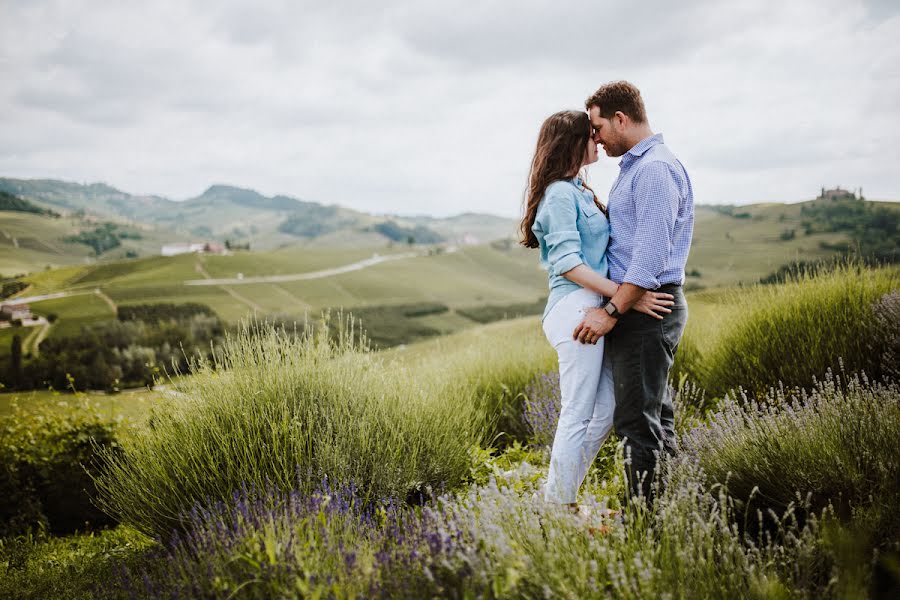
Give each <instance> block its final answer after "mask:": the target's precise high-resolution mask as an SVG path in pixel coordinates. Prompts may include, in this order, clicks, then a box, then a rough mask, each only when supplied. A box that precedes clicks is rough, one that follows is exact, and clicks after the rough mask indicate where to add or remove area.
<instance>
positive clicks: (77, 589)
mask: <svg viewBox="0 0 900 600" xmlns="http://www.w3.org/2000/svg"><path fill="white" fill-rule="evenodd" d="M152 547H153V542H152V540H151V539H149V538H148V537H146V536H144V535H142V534H140V533H138V532H137V531H135V530H133V529H129V528H128V527H118V528H116V529H111V530H105V531H94V532H90V533H85V534H81V535H76V536H67V537H52V536H48V535H40V534H39V535H29V536H22V537H19V538H7V539H3V540H0V568H2V569H3V571H4V575H3V577H0V597H3V598H34V599H39V598H71V599H80V598H84V599H88V598H96V597H97V594H96V592H98V591H100V590H104V589H105V590H106V592H107V593H110V592H111V591H112V590H109V582H110V581H112V580H114V579H115V577H116V573H115V570H116V569H121V568H122V566H123V565H124V564H128V563H130V562H133V561H135V560H136V559H137V558H139V557H141V556H142V555H143V554H145V553H146V552H147V550H149V549H150V548H152Z"/></svg>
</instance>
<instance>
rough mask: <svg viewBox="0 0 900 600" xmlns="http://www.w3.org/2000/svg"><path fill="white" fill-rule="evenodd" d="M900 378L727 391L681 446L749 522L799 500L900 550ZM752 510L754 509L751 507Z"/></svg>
mask: <svg viewBox="0 0 900 600" xmlns="http://www.w3.org/2000/svg"><path fill="white" fill-rule="evenodd" d="M898 440H900V385H898V384H896V383H869V382H867V381H866V380H865V379H863V378H861V377H858V376H853V377H850V378H848V379H847V380H846V381H841V380H840V379H839V378H838V377H835V376H831V375H829V376H828V377H827V378H826V379H825V380H823V381H820V382H818V383H816V385H815V386H814V387H813V388H812V389H811V390H810V391H808V392H807V391H793V392H791V393H789V394H786V393H784V392H783V391H778V392H772V393H771V394H770V395H769V396H768V397H767V398H766V399H764V400H762V401H760V402H757V401H755V400H753V399H752V398H748V397H746V396H745V397H744V398H742V399H741V400H739V401H738V400H735V399H733V398H731V397H728V398H726V400H725V401H724V402H723V404H722V406H721V407H720V411H719V412H717V413H716V414H715V415H712V416H711V417H710V418H709V420H708V423H707V424H705V425H703V426H700V427H698V428H696V429H694V430H693V431H692V432H691V433H689V434H688V435H686V436H683V438H682V440H681V446H682V451H683V453H684V454H685V456H688V457H691V458H693V459H695V460H696V461H697V463H698V464H699V466H700V467H702V469H703V472H704V473H705V477H706V481H707V482H708V483H709V484H715V483H720V484H725V485H727V488H728V493H729V494H730V495H731V496H733V497H734V498H735V499H736V500H737V502H738V505H739V506H740V507H741V510H742V511H743V512H744V513H745V518H744V521H745V522H746V523H747V524H748V525H749V526H750V527H751V528H754V527H756V526H757V522H758V520H759V519H764V520H765V519H768V518H769V517H770V516H771V515H776V516H779V515H782V514H783V513H784V512H785V511H786V510H788V508H789V507H791V506H792V505H794V506H796V505H797V504H800V503H802V504H806V505H807V506H808V508H809V510H810V511H812V512H814V513H815V512H821V511H822V510H823V509H825V508H826V507H831V508H833V510H834V511H835V514H836V516H837V517H839V518H841V519H842V520H843V521H844V522H845V523H850V524H852V528H853V529H854V530H856V531H857V532H859V533H861V534H863V535H870V536H871V540H870V541H871V543H872V544H873V545H874V546H878V547H881V548H882V549H889V548H891V547H892V549H893V550H894V551H897V550H900V547H898V543H900V513H898V511H897V507H900V444H898ZM757 511H759V512H760V514H759V515H758V514H757Z"/></svg>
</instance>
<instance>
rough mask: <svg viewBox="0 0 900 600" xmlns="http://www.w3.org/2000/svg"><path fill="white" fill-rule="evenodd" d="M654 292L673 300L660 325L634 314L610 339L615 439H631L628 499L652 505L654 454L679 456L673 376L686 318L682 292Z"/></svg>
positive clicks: (669, 287) (627, 453) (628, 446)
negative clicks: (636, 497)
mask: <svg viewBox="0 0 900 600" xmlns="http://www.w3.org/2000/svg"><path fill="white" fill-rule="evenodd" d="M655 291H657V292H665V293H668V294H672V295H673V296H675V306H673V307H672V313H671V314H668V315H666V316H665V318H664V319H662V320H661V321H660V320H658V319H654V318H653V317H651V316H649V315H645V314H644V313H639V312H636V311H634V310H631V311H629V312H627V313H625V314H624V315H622V316H621V317H620V318H619V322H618V323H616V326H615V327H613V329H612V331H610V332H609V333H608V334H607V335H606V349H607V352H609V357H610V359H611V360H612V367H613V382H614V385H615V395H616V409H615V415H614V418H613V424H614V426H615V428H616V434H617V435H618V436H619V437H620V438H627V440H626V443H625V456H626V458H629V457H630V463H629V464H628V465H627V467H626V473H625V474H626V476H627V478H628V485H629V489H630V493H631V495H637V494H642V495H643V496H644V497H646V498H648V499H650V500H652V497H651V491H652V490H651V485H650V484H651V483H652V481H653V477H654V473H655V471H656V460H657V458H656V454H655V453H657V452H668V453H670V454H674V453H675V412H674V408H673V406H672V395H671V393H670V391H669V385H668V382H669V370H670V369H671V368H672V364H673V363H674V361H675V352H676V350H677V349H678V343H679V342H680V341H681V336H682V334H683V333H684V326H685V324H686V323H687V317H688V308H687V302H686V301H685V299H684V292H683V291H682V288H681V286H679V285H664V286H662V287H660V288H659V289H658V290H655Z"/></svg>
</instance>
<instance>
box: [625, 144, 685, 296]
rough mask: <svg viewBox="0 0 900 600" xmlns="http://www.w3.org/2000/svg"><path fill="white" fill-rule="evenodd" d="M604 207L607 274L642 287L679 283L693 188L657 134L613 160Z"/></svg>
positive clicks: (681, 278) (682, 272)
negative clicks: (614, 169) (608, 232)
mask: <svg viewBox="0 0 900 600" xmlns="http://www.w3.org/2000/svg"><path fill="white" fill-rule="evenodd" d="M608 209H609V221H610V230H611V235H612V237H611V240H610V244H609V252H608V255H609V278H610V279H612V280H613V281H614V282H616V283H632V284H634V285H637V286H640V287H642V288H645V289H648V290H655V289H656V288H658V287H659V286H661V285H665V284H667V283H678V284H681V283H684V266H685V264H686V263H687V258H688V251H689V250H690V249H691V236H692V235H693V231H694V192H693V190H692V188H691V180H690V178H689V177H688V174H687V171H685V169H684V167H683V166H682V165H681V162H679V160H678V159H677V158H675V155H674V154H672V151H671V150H669V148H668V147H667V146H666V145H665V144H664V143H663V136H662V134H660V133H658V134H656V135H652V136H650V137H648V138H644V139H643V140H641V141H640V142H638V143H637V144H635V146H634V148H632V149H631V150H629V151H628V152H627V153H626V154H625V155H624V156H623V157H622V160H620V161H619V177H618V178H617V179H616V181H615V183H613V187H612V191H611V192H610V193H609V204H608Z"/></svg>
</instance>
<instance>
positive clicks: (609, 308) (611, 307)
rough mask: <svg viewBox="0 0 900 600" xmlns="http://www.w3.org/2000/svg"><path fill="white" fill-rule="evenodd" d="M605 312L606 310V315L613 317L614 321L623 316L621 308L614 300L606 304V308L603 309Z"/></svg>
mask: <svg viewBox="0 0 900 600" xmlns="http://www.w3.org/2000/svg"><path fill="white" fill-rule="evenodd" d="M603 310H605V311H606V314H608V315H609V316H611V317H612V318H613V319H618V318H619V317H621V316H622V313H620V312H619V307H618V306H616V305H615V304H613V301H612V300H610V301H609V302H607V303H606V306H604V307H603Z"/></svg>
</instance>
